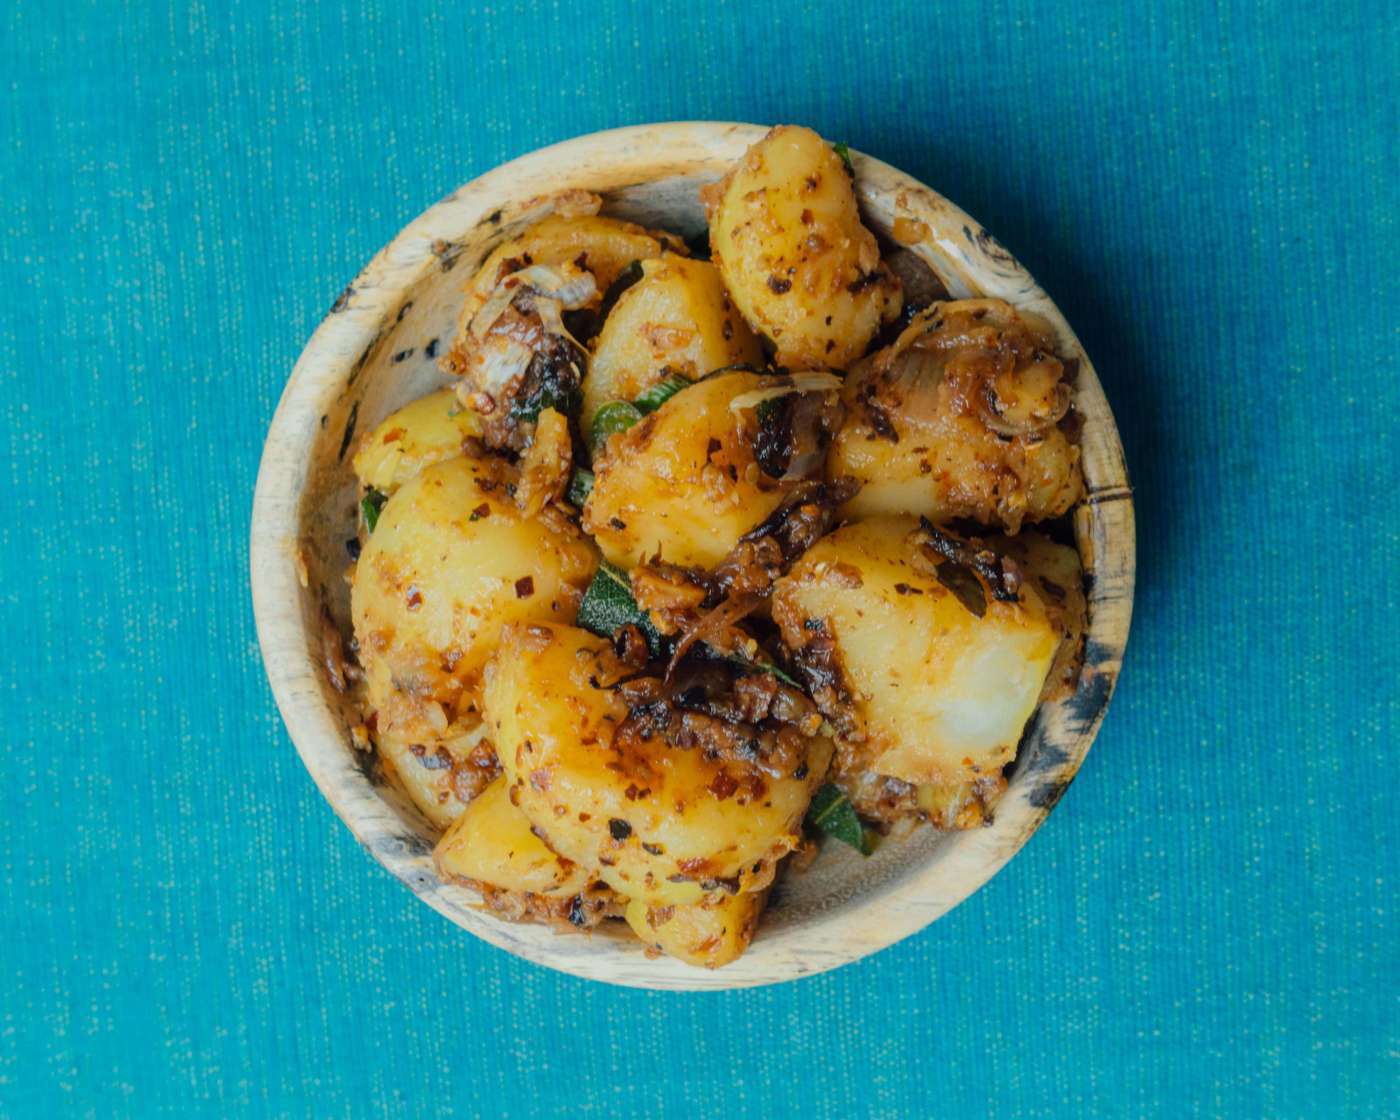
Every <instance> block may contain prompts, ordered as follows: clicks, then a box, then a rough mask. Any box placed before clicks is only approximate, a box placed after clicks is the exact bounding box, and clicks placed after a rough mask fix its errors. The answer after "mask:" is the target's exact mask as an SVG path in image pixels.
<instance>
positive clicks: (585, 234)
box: [458, 196, 686, 335]
mask: <svg viewBox="0 0 1400 1120" xmlns="http://www.w3.org/2000/svg"><path fill="white" fill-rule="evenodd" d="M600 201H601V200H599V199H598V198H597V197H596V196H591V201H590V202H588V204H587V205H588V207H589V208H591V209H592V211H593V212H592V213H579V212H577V210H575V211H574V212H572V213H568V214H550V215H549V216H548V217H545V218H542V219H540V221H538V222H536V223H535V224H534V225H532V226H530V227H529V228H528V229H526V230H525V231H524V232H522V233H521V234H520V235H519V236H518V237H513V238H511V239H510V240H509V241H506V242H504V243H503V244H501V245H498V246H497V247H496V248H495V249H494V250H493V251H492V252H491V254H490V255H489V256H488V257H487V258H486V260H484V261H483V262H482V264H481V267H480V268H479V269H477V271H476V275H475V276H473V277H472V280H471V283H470V284H469V285H468V286H467V299H466V303H465V304H464V305H463V307H462V314H461V317H460V318H459V320H458V323H459V331H458V333H459V335H460V334H461V332H462V330H463V329H465V327H466V324H467V323H469V322H471V319H472V316H474V315H475V314H476V313H477V311H478V310H479V309H480V307H481V306H482V304H484V303H485V302H486V300H487V298H488V297H489V296H490V295H491V293H492V292H493V291H495V290H496V285H497V284H499V283H500V282H501V279H502V277H505V276H508V275H510V273H512V272H518V271H519V270H520V269H522V268H528V267H529V266H530V265H535V264H544V265H562V264H573V265H577V266H578V267H579V268H582V269H584V270H585V271H587V272H591V273H592V274H593V277H594V279H595V280H596V281H597V282H598V291H599V292H600V293H602V292H605V291H607V288H608V285H609V284H611V283H612V282H613V281H614V280H616V279H617V277H618V274H619V273H620V272H622V270H623V269H624V268H626V267H627V266H628V265H629V264H631V263H632V262H633V261H644V260H649V259H651V258H652V257H659V256H661V254H662V253H663V252H668V253H681V254H684V253H685V251H686V249H685V244H684V243H683V242H682V241H680V240H679V239H678V238H676V237H674V236H672V235H671V234H669V233H662V232H659V231H656V230H648V229H643V228H642V227H641V226H638V225H633V224H632V223H631V222H624V221H620V220H618V219H617V218H604V217H600V216H599V215H598V214H597V212H596V211H597V208H598V205H599V203H600Z"/></svg>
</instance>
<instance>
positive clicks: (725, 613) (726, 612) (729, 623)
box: [666, 593, 763, 679]
mask: <svg viewBox="0 0 1400 1120" xmlns="http://www.w3.org/2000/svg"><path fill="white" fill-rule="evenodd" d="M762 605H763V596H762V595H754V594H750V593H744V594H742V595H730V596H729V597H728V598H726V599H725V600H724V601H723V602H722V603H720V605H719V606H717V607H715V608H714V609H713V610H711V611H709V612H707V613H706V614H705V615H704V616H703V617H701V619H700V620H699V621H698V622H697V623H696V624H695V625H694V626H692V627H691V628H690V629H689V630H687V631H686V632H685V635H684V636H683V637H682V638H681V640H680V642H678V643H677V645H676V652H675V653H673V654H672V655H671V663H670V664H669V665H668V666H666V676H667V678H668V679H669V678H670V676H671V674H672V673H674V672H675V671H676V666H677V665H679V664H680V663H681V658H683V657H684V656H685V654H686V651H687V650H688V649H690V647H691V646H693V645H694V644H695V643H696V642H704V643H705V644H706V645H708V646H712V647H714V648H715V649H717V650H718V651H719V652H720V653H738V652H743V651H742V650H741V649H739V648H737V647H738V646H739V645H740V642H741V641H742V640H743V639H747V640H748V641H749V642H752V641H753V639H752V638H751V637H750V636H749V635H748V634H745V633H744V632H743V631H740V632H739V634H738V635H735V634H732V633H730V631H731V630H732V629H733V628H734V627H735V626H737V625H738V623H739V621H740V620H741V619H743V618H745V617H747V616H748V615H751V614H752V613H753V612H754V611H756V610H757V609H758V608H759V607H760V606H762Z"/></svg>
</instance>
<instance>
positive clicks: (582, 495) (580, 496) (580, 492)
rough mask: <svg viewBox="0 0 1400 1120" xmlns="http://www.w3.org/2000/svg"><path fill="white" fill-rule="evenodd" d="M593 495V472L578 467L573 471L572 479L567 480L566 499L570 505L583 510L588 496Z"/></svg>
mask: <svg viewBox="0 0 1400 1120" xmlns="http://www.w3.org/2000/svg"><path fill="white" fill-rule="evenodd" d="M591 493H593V472H592V471H590V470H585V469H584V468H583V467H578V468H576V469H575V470H574V474H573V477H572V478H570V479H569V492H568V494H567V495H566V497H567V498H568V499H569V503H570V504H571V505H576V506H578V508H579V509H582V508H583V503H584V502H586V501H588V495H589V494H591Z"/></svg>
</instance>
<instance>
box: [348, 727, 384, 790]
mask: <svg viewBox="0 0 1400 1120" xmlns="http://www.w3.org/2000/svg"><path fill="white" fill-rule="evenodd" d="M350 757H351V759H353V760H354V763H355V769H356V770H358V771H359V772H360V774H361V775H362V776H363V777H364V779H365V781H367V782H368V783H369V784H370V785H372V786H376V787H378V786H382V785H384V784H385V778H384V770H383V768H382V767H381V766H380V765H379V752H378V751H377V750H375V749H372V748H370V747H362V746H360V745H359V744H358V743H356V742H355V740H354V739H351V740H350Z"/></svg>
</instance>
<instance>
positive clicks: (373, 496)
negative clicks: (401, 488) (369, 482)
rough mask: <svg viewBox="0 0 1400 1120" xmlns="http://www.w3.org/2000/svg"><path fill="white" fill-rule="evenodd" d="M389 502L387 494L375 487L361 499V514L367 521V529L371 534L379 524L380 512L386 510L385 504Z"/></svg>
mask: <svg viewBox="0 0 1400 1120" xmlns="http://www.w3.org/2000/svg"><path fill="white" fill-rule="evenodd" d="M388 500H389V496H388V495H387V494H382V493H380V492H379V491H378V490H376V489H375V488H374V487H373V486H371V487H370V488H369V490H368V491H367V492H366V493H365V496H364V497H363V498H361V499H360V514H361V515H362V516H363V517H364V519H365V528H367V529H368V530H369V531H370V532H371V533H372V532H374V527H375V526H376V525H378V524H379V511H380V510H382V509H383V508H384V503H385V502H387V501H388Z"/></svg>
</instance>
